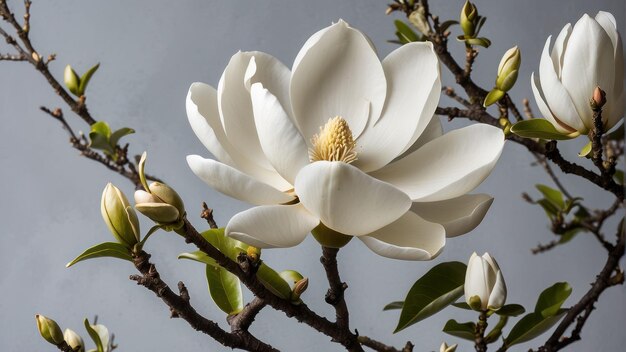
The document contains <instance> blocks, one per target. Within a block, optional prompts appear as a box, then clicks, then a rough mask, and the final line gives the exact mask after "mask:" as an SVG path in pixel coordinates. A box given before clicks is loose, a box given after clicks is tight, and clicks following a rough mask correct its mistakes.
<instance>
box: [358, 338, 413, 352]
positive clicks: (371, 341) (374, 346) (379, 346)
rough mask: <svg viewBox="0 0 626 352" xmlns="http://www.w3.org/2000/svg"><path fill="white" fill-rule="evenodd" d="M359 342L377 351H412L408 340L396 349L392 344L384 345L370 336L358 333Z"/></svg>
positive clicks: (411, 345)
mask: <svg viewBox="0 0 626 352" xmlns="http://www.w3.org/2000/svg"><path fill="white" fill-rule="evenodd" d="M359 342H360V343H361V344H362V345H363V346H366V347H369V348H371V349H373V350H374V351H378V352H413V347H414V346H413V344H412V343H411V342H410V341H408V342H407V343H406V345H404V347H403V348H402V349H397V348H395V347H393V346H388V345H385V344H384V343H382V342H380V341H376V340H374V339H372V338H370V337H367V336H363V335H360V336H359Z"/></svg>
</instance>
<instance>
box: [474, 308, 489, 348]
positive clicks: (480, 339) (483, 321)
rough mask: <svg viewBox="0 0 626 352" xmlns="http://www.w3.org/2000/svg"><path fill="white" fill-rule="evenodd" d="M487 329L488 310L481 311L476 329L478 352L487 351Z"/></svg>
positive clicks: (475, 342)
mask: <svg viewBox="0 0 626 352" xmlns="http://www.w3.org/2000/svg"><path fill="white" fill-rule="evenodd" d="M486 330H487V311H481V312H480V315H479V317H478V323H477V324H476V327H475V329H474V349H475V350H476V352H487V341H486V340H485V331H486Z"/></svg>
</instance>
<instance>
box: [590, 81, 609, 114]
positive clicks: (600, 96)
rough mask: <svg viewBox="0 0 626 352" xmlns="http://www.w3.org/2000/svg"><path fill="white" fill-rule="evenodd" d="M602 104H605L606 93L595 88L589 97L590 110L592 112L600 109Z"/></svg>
mask: <svg viewBox="0 0 626 352" xmlns="http://www.w3.org/2000/svg"><path fill="white" fill-rule="evenodd" d="M604 104H606V93H605V92H604V91H603V90H602V89H600V87H598V86H596V88H595V89H594V90H593V95H592V96H591V108H592V109H593V110H597V109H602V107H603V106H604Z"/></svg>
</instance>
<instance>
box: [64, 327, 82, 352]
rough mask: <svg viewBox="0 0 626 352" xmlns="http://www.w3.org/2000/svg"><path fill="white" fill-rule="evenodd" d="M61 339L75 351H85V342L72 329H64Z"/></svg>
mask: <svg viewBox="0 0 626 352" xmlns="http://www.w3.org/2000/svg"><path fill="white" fill-rule="evenodd" d="M63 339H64V340H65V342H67V344H68V345H69V346H70V347H71V348H72V349H73V350H74V351H75V352H85V342H84V341H83V338H82V337H80V335H78V334H77V333H76V332H75V331H74V330H71V329H65V333H64V334H63Z"/></svg>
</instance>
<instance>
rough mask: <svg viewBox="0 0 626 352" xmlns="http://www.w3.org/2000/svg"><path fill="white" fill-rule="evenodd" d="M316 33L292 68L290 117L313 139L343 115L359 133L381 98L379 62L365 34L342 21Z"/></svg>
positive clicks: (378, 108)
mask: <svg viewBox="0 0 626 352" xmlns="http://www.w3.org/2000/svg"><path fill="white" fill-rule="evenodd" d="M318 33H319V32H318ZM314 36H315V39H314V40H312V41H311V42H310V43H309V42H307V45H306V46H305V47H303V48H302V50H301V51H300V53H299V54H298V60H297V61H296V63H295V64H294V66H293V70H292V76H291V86H290V93H291V102H292V104H293V106H292V107H293V113H294V120H295V121H296V124H297V126H298V128H299V130H300V132H302V135H303V136H304V137H305V138H311V137H313V135H314V134H316V133H317V132H318V131H319V128H320V127H321V126H323V125H324V124H325V123H326V122H327V121H328V119H330V118H333V117H335V116H341V117H343V118H344V119H345V120H346V121H347V122H348V124H349V125H350V129H351V130H352V133H353V136H354V138H357V137H358V136H359V135H360V134H361V133H362V132H363V130H364V129H365V126H366V125H367V121H368V120H369V119H373V120H376V119H377V118H378V117H379V116H380V112H381V110H382V108H383V104H384V103H385V94H386V89H387V82H386V79H385V73H384V72H383V68H382V65H381V64H380V61H379V60H378V56H377V55H376V52H375V51H374V50H372V47H371V46H370V44H369V43H368V41H367V39H366V37H365V36H364V35H363V34H362V33H361V32H359V31H358V30H356V29H353V28H351V27H350V26H348V24H347V23H346V22H344V21H341V20H340V21H339V22H338V23H336V24H333V25H331V26H330V27H329V28H328V29H327V30H325V31H323V32H321V33H319V34H315V35H314Z"/></svg>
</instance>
